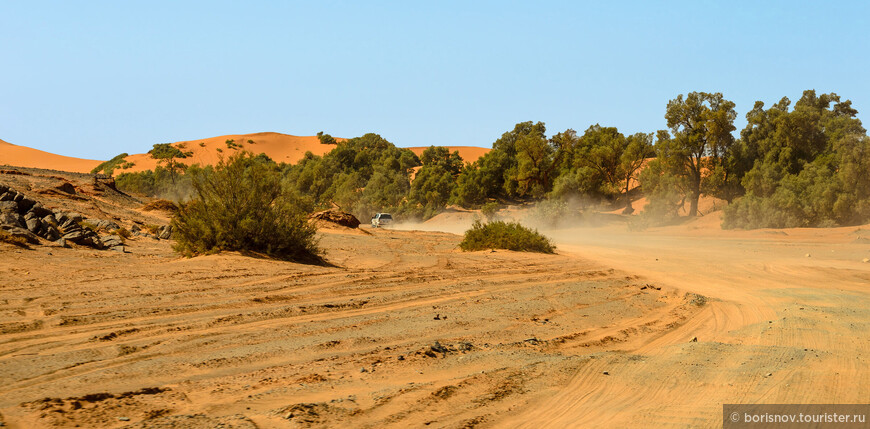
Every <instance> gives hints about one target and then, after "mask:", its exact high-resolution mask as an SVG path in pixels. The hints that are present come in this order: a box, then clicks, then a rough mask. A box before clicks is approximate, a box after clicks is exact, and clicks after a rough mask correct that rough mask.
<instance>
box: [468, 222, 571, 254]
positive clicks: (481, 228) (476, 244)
mask: <svg viewBox="0 0 870 429" xmlns="http://www.w3.org/2000/svg"><path fill="white" fill-rule="evenodd" d="M459 248H461V249H462V250H464V251H466V252H468V251H475V250H486V249H507V250H515V251H520V252H541V253H553V252H554V250H555V249H556V247H555V246H554V245H553V243H552V242H551V241H550V239H549V238H547V237H545V236H544V235H542V234H540V233H539V232H538V231H537V230H533V229H529V228H526V227H524V226H522V225H520V224H519V223H517V222H505V221H495V222H488V223H482V222H480V221H479V220H477V221H475V222H474V225H472V226H471V229H469V230H468V231H465V238H464V239H463V240H462V242H461V243H459Z"/></svg>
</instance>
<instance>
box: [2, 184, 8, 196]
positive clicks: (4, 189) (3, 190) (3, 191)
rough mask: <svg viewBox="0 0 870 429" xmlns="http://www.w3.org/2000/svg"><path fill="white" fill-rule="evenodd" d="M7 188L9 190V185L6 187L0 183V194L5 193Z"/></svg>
mask: <svg viewBox="0 0 870 429" xmlns="http://www.w3.org/2000/svg"><path fill="white" fill-rule="evenodd" d="M8 190H9V187H8V186H5V185H0V195H3V194H5V193H6V191H8Z"/></svg>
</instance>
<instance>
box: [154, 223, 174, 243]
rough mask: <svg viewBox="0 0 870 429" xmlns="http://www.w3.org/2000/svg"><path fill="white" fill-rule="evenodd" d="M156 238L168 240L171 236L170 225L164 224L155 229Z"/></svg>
mask: <svg viewBox="0 0 870 429" xmlns="http://www.w3.org/2000/svg"><path fill="white" fill-rule="evenodd" d="M157 238H159V239H161V240H169V239H170V238H172V226H170V225H164V226H161V227H160V228H159V229H158V230H157Z"/></svg>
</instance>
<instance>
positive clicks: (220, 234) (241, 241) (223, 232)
mask: <svg viewBox="0 0 870 429" xmlns="http://www.w3.org/2000/svg"><path fill="white" fill-rule="evenodd" d="M192 183H193V187H194V190H195V196H194V198H193V199H192V200H191V201H190V202H188V203H186V204H183V205H182V206H181V208H180V209H179V211H178V212H177V213H176V215H175V216H174V218H173V220H172V226H173V233H174V234H175V237H176V245H175V249H176V250H177V251H178V252H179V253H181V254H183V255H186V256H193V255H201V254H209V253H215V252H219V251H222V250H238V251H251V252H260V253H265V254H268V255H270V256H273V257H277V258H282V259H288V260H296V261H306V262H314V261H318V260H319V257H318V256H317V255H318V253H319V250H318V249H317V245H316V240H315V230H314V228H313V227H312V226H311V225H309V224H308V222H307V219H306V216H305V214H304V213H303V212H301V211H300V210H299V209H298V208H297V206H296V205H295V204H294V201H293V200H292V198H290V197H289V195H288V194H286V193H285V192H283V191H282V187H281V175H280V172H279V171H278V169H277V168H276V166H275V164H274V163H268V162H265V161H261V160H260V159H258V158H256V157H254V156H253V155H251V154H250V153H248V152H240V153H239V154H236V155H233V156H232V157H230V158H229V159H228V160H222V161H221V162H220V163H219V164H218V165H217V166H215V168H214V169H213V170H210V171H206V170H199V171H197V172H196V173H194V174H193V177H192Z"/></svg>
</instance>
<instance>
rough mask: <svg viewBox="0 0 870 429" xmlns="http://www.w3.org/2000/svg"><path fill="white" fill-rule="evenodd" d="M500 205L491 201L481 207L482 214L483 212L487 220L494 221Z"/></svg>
mask: <svg viewBox="0 0 870 429" xmlns="http://www.w3.org/2000/svg"><path fill="white" fill-rule="evenodd" d="M499 207H500V206H499V204H498V203H497V202H495V201H490V202H488V203H486V204H484V205H483V206H481V207H480V214H482V215H483V217H485V218H486V220H488V221H493V220H495V217H496V215H497V213H498V209H499Z"/></svg>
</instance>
